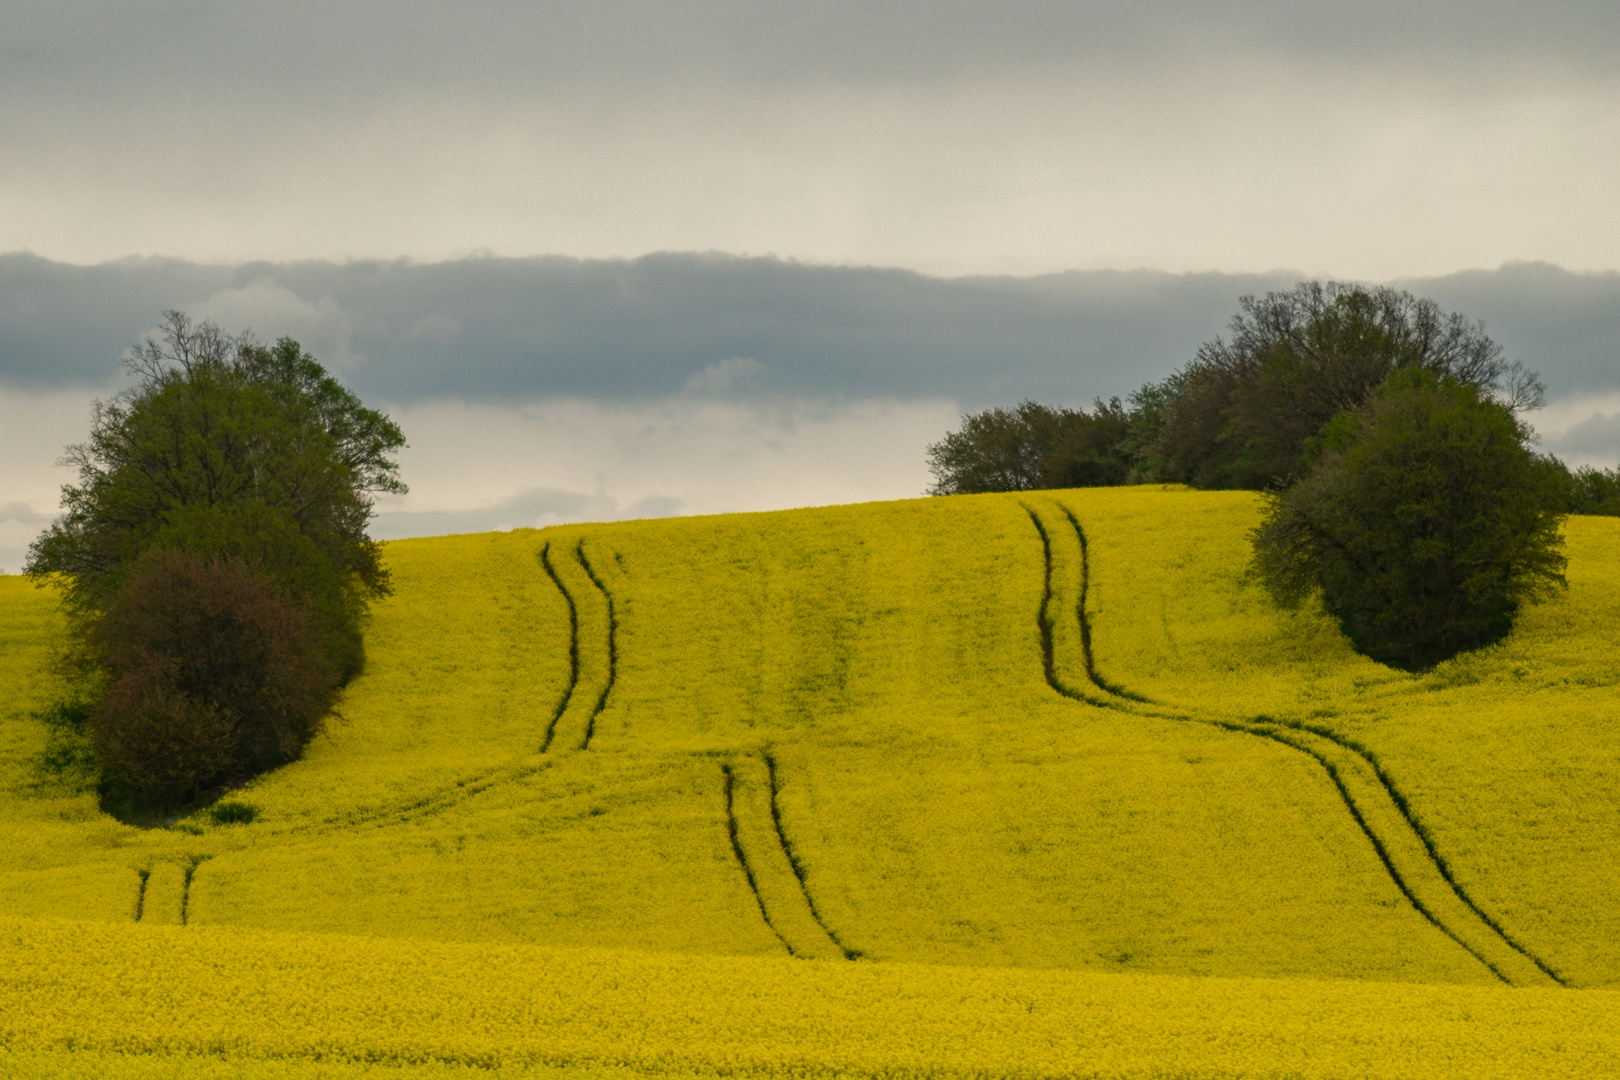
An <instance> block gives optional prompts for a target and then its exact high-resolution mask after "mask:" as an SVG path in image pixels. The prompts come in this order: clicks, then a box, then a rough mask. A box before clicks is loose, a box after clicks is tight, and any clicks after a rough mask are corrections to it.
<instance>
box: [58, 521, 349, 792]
mask: <svg viewBox="0 0 1620 1080" xmlns="http://www.w3.org/2000/svg"><path fill="white" fill-rule="evenodd" d="M91 640H92V643H93V645H94V648H95V651H96V657H97V659H98V660H99V661H100V665H101V667H102V669H103V670H104V671H105V673H106V677H107V681H108V685H107V689H106V693H105V694H104V695H102V697H101V700H100V701H99V702H98V703H97V705H96V707H95V709H94V711H93V712H92V713H91V715H90V729H91V735H92V739H93V742H94V744H95V747H96V752H97V757H98V758H99V759H100V761H101V764H102V767H103V769H105V770H106V772H107V774H108V780H109V781H110V782H111V783H112V784H113V785H115V786H121V787H124V788H127V789H128V790H129V791H130V792H132V793H133V794H134V795H135V796H136V797H137V800H138V801H139V802H140V803H142V804H144V805H147V806H151V807H155V808H160V809H161V808H172V807H176V806H180V805H182V804H184V803H186V802H189V801H191V800H194V799H195V798H197V797H198V796H199V795H201V794H203V793H204V792H205V791H207V790H208V789H210V788H213V787H217V786H219V785H221V784H223V783H227V782H230V781H236V780H243V779H246V778H247V777H249V776H252V775H253V774H255V773H258V772H262V771H263V770H265V769H268V768H273V767H274V766H276V765H280V764H283V763H285V762H288V761H291V760H293V759H294V758H296V757H297V756H298V755H299V753H300V752H302V750H303V748H304V744H305V743H306V742H308V741H309V739H310V737H311V736H312V735H313V734H314V733H315V732H316V731H318V730H319V729H320V726H321V719H322V717H324V716H325V715H326V712H327V710H328V709H329V708H330V707H331V705H332V701H333V699H334V698H335V697H336V694H337V688H338V678H337V672H336V671H335V670H334V668H333V666H332V663H331V661H330V660H329V658H328V657H327V656H325V655H324V654H323V651H322V649H321V641H320V637H319V634H318V632H317V623H316V620H315V618H314V617H313V615H312V614H311V613H310V611H309V610H308V609H307V608H306V607H305V606H304V605H302V604H300V603H299V602H298V601H297V600H296V599H295V598H294V597H292V596H291V595H289V594H287V593H285V592H283V591H281V590H279V589H277V588H276V586H274V585H273V584H272V583H271V581H270V579H269V577H268V576H267V575H265V574H262V573H259V572H256V571H255V570H254V569H253V568H252V567H250V566H249V565H248V564H247V563H245V562H243V561H242V560H240V559H225V560H215V559H205V558H201V557H199V556H196V555H193V554H191V553H189V552H183V551H165V550H162V549H154V550H153V551H151V552H149V553H148V554H146V555H145V556H143V557H142V558H141V559H139V560H138V561H137V563H136V565H135V566H134V567H133V568H132V569H131V571H130V573H129V575H128V578H127V581H126V583H125V585H124V587H123V588H122V589H121V590H119V593H118V595H117V597H116V598H115V599H114V601H113V603H112V605H111V607H110V608H109V609H108V611H107V612H105V614H104V615H103V616H102V617H101V618H100V619H98V620H97V621H96V623H95V625H94V629H93V631H92V633H91Z"/></svg>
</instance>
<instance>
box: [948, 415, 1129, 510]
mask: <svg viewBox="0 0 1620 1080" xmlns="http://www.w3.org/2000/svg"><path fill="white" fill-rule="evenodd" d="M1129 431H1130V417H1129V416H1128V415H1127V413H1126V411H1125V407H1124V406H1123V405H1122V404H1121V403H1120V400H1119V399H1118V398H1114V399H1113V400H1111V401H1109V402H1107V403H1106V404H1105V403H1104V402H1103V401H1101V400H1100V399H1099V400H1097V401H1095V402H1094V403H1093V407H1092V411H1091V412H1089V413H1088V412H1086V411H1085V410H1084V409H1066V408H1052V407H1050V406H1047V405H1040V404H1037V403H1036V402H1033V401H1026V402H1024V403H1023V404H1021V405H1019V406H1018V407H1017V408H1014V409H987V410H985V411H984V412H980V413H974V414H972V415H970V416H965V417H963V418H962V430H960V431H953V432H950V433H949V434H947V435H946V436H945V438H943V439H941V440H940V441H939V442H937V443H934V444H933V445H931V446H929V447H928V468H929V470H930V471H931V472H932V473H933V474H934V486H933V487H932V488H930V489H929V493H930V494H933V495H968V494H975V493H979V492H986V491H1030V490H1033V489H1036V488H1059V487H1104V486H1107V485H1110V484H1123V483H1125V481H1126V478H1127V477H1128V475H1129V474H1130V469H1131V465H1130V460H1129V458H1128V457H1127V456H1126V455H1125V454H1124V452H1123V451H1122V450H1121V443H1122V442H1123V440H1124V439H1125V437H1126V435H1127V434H1128V433H1129Z"/></svg>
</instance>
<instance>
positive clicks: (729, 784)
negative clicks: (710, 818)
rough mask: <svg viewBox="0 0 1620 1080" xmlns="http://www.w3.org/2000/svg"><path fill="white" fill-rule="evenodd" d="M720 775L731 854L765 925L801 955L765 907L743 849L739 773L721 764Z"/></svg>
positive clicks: (782, 941)
mask: <svg viewBox="0 0 1620 1080" xmlns="http://www.w3.org/2000/svg"><path fill="white" fill-rule="evenodd" d="M720 775H721V777H722V778H723V783H724V787H725V796H726V835H727V836H728V837H729V838H730V840H731V854H732V855H733V856H734V857H735V858H736V860H737V865H738V866H740V867H742V872H743V877H745V878H747V879H748V891H749V892H751V893H753V894H754V903H755V904H756V905H758V907H759V917H760V918H762V919H764V920H765V925H766V926H768V927H770V928H771V933H773V934H775V935H776V940H777V941H780V942H781V943H782V948H784V949H786V950H787V951H788V955H789V956H797V955H799V954H798V953H797V952H795V951H794V949H793V946H792V945H790V944H788V939H787V938H786V937H784V936H783V935H782V931H781V930H779V929H778V928H777V926H776V922H775V921H774V920H773V919H772V918H771V913H770V912H769V911H768V910H766V908H765V898H764V897H763V896H761V895H760V893H759V880H758V879H757V878H755V877H754V868H753V866H752V865H750V864H749V862H748V855H747V853H746V852H744V851H743V846H742V839H741V837H740V836H739V835H738V827H737V774H736V772H734V771H733V770H732V768H731V766H730V765H721V766H720Z"/></svg>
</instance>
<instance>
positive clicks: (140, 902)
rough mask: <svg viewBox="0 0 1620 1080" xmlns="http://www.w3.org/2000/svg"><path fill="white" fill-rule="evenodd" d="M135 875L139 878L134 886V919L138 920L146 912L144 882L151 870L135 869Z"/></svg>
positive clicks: (149, 875) (150, 874)
mask: <svg viewBox="0 0 1620 1080" xmlns="http://www.w3.org/2000/svg"><path fill="white" fill-rule="evenodd" d="M135 876H136V877H137V878H138V879H139V881H138V883H137V884H136V886H135V921H136V922H140V921H141V916H142V915H144V914H146V882H147V879H148V878H150V877H151V876H152V871H150V870H137V871H135Z"/></svg>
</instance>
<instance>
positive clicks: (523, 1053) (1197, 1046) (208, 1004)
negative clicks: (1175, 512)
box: [0, 919, 1620, 1080]
mask: <svg viewBox="0 0 1620 1080" xmlns="http://www.w3.org/2000/svg"><path fill="white" fill-rule="evenodd" d="M0 1001H3V1002H4V1003H5V1005H4V1011H3V1012H0V1069H5V1071H6V1074H7V1075H8V1076H29V1075H30V1071H31V1070H32V1071H33V1075H40V1076H54V1075H63V1074H64V1073H65V1074H66V1075H92V1074H93V1075H101V1076H110V1077H115V1078H121V1077H125V1076H129V1077H139V1076H154V1075H157V1076H176V1075H178V1076H191V1075H195V1076H219V1075H249V1076H259V1075H266V1076H281V1075H286V1076H295V1077H296V1076H311V1075H323V1074H324V1075H330V1076H349V1075H360V1074H362V1070H363V1068H364V1067H365V1066H377V1065H386V1066H394V1067H403V1068H405V1069H406V1070H407V1075H409V1074H410V1073H414V1072H415V1071H416V1069H422V1070H423V1072H424V1073H425V1075H429V1076H441V1075H449V1074H451V1072H450V1070H452V1069H454V1068H455V1067H457V1066H461V1067H468V1066H471V1067H477V1068H482V1069H500V1070H502V1071H507V1070H510V1071H512V1072H513V1073H514V1074H518V1075H526V1074H528V1070H536V1071H539V1070H557V1072H556V1073H553V1074H552V1075H557V1074H561V1075H566V1076H595V1075H604V1074H605V1075H613V1073H614V1072H615V1071H617V1070H631V1071H633V1072H634V1073H640V1074H647V1073H651V1074H655V1075H670V1074H674V1075H697V1076H716V1075H722V1076H739V1075H740V1076H759V1075H767V1076H769V1075H786V1076H863V1077H867V1076H869V1077H890V1076H895V1077H899V1076H910V1077H991V1076H995V1077H1149V1076H1152V1077H1188V1078H1191V1077H1200V1078H1207V1077H1233V1078H1235V1077H1240V1076H1242V1077H1249V1076H1277V1077H1283V1076H1288V1077H1305V1078H1315V1077H1324V1078H1326V1077H1367V1078H1382V1077H1389V1078H1403V1080H1423V1078H1426V1077H1469V1078H1470V1080H1486V1078H1496V1077H1500V1078H1504V1080H1507V1078H1512V1080H1519V1078H1522V1077H1526V1076H1536V1077H1572V1078H1573V1077H1592V1076H1602V1075H1612V1074H1613V1073H1612V1066H1613V1064H1614V1062H1615V1061H1616V1060H1620V1025H1617V1024H1616V1020H1617V1019H1620V995H1616V994H1614V993H1613V992H1608V991H1588V992H1584V993H1576V992H1571V991H1563V990H1511V989H1507V988H1501V987H1459V986H1427V985H1421V984H1410V983H1408V984H1386V983H1368V982H1324V981H1313V980H1301V979H1227V978H1208V979H1193V978H1187V977H1176V976H1154V975H1129V974H1126V975H1105V974H1097V973H1087V972H1076V971H1054V970H1031V969H1019V968H983V967H979V968H961V967H947V966H937V965H935V966H918V965H911V964H851V963H847V962H843V961H815V960H805V961H792V960H785V959H753V958H745V957H718V956H701V955H690V954H679V953H637V952H624V951H613V950H601V949H586V950H568V949H556V948H549V947H543V946H532V945H500V946H496V945H486V944H474V945H468V944H461V945H457V944H447V943H442V942H432V941H424V940H399V939H395V940H386V939H368V938H354V937H340V936H329V937H328V936H314V935H299V934H268V933H264V932H259V931H245V930H239V929H235V928H225V927H190V928H184V929H182V928H179V927H144V926H117V925H114V924H108V923H99V924H97V923H71V922H55V921H45V920H36V921H20V920H10V919H0ZM227 1068H232V1069H235V1070H240V1071H239V1072H227V1071H226V1069H227ZM92 1070H93V1073H92ZM394 1075H398V1074H394ZM541 1075H545V1073H544V1072H542V1073H541Z"/></svg>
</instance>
